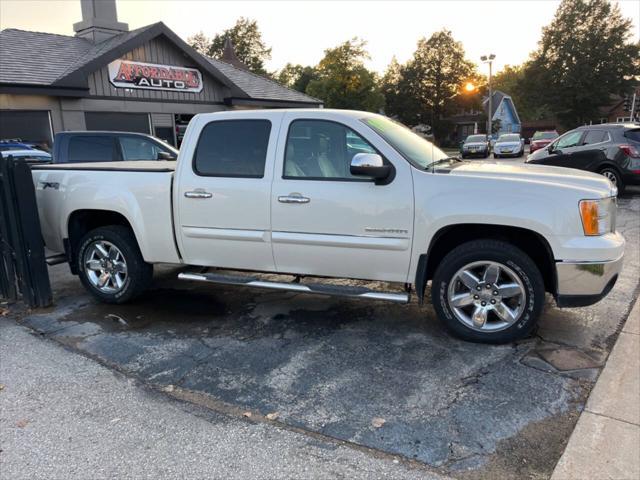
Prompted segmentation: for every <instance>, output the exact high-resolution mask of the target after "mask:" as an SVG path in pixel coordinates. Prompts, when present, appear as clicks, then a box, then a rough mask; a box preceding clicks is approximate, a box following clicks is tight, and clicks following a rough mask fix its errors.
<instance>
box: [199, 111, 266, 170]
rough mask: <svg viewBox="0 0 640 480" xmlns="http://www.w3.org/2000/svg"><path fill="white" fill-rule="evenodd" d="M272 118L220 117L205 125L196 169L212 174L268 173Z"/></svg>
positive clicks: (201, 134) (200, 139) (200, 140)
mask: <svg viewBox="0 0 640 480" xmlns="http://www.w3.org/2000/svg"><path fill="white" fill-rule="evenodd" d="M270 133H271V122H270V121H269V120H263V119H261V120H256V119H247V120H217V121H213V122H210V123H208V124H207V125H205V126H204V128H203V129H202V132H201V133H200V138H199V139H198V144H197V146H196V151H195V154H194V157H193V171H194V172H195V173H196V175H199V176H205V177H206V176H209V177H245V178H262V177H264V167H265V162H266V159H267V149H268V147H269V135H270Z"/></svg>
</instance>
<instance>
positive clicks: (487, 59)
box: [480, 53, 496, 137]
mask: <svg viewBox="0 0 640 480" xmlns="http://www.w3.org/2000/svg"><path fill="white" fill-rule="evenodd" d="M495 58H496V56H495V55H494V54H493V53H491V54H489V55H488V56H487V55H482V56H481V57H480V60H482V62H483V63H488V64H489V112H488V113H487V135H489V136H490V137H491V136H492V135H493V131H492V130H493V128H492V127H493V122H492V119H493V118H492V117H493V115H492V112H493V87H492V85H491V79H492V78H491V77H492V72H491V67H492V64H493V60H494V59H495Z"/></svg>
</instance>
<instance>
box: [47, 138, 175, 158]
mask: <svg viewBox="0 0 640 480" xmlns="http://www.w3.org/2000/svg"><path fill="white" fill-rule="evenodd" d="M177 157H178V150H176V149H175V148H173V147H172V146H171V145H169V144H167V143H165V142H163V141H162V140H160V139H159V138H156V137H153V136H151V135H147V134H145V133H135V132H110V131H79V132H72V131H67V132H60V133H56V136H55V139H54V143H53V163H87V162H122V161H131V160H175V159H176V158H177Z"/></svg>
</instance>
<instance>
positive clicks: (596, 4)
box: [518, 0, 640, 128]
mask: <svg viewBox="0 0 640 480" xmlns="http://www.w3.org/2000/svg"><path fill="white" fill-rule="evenodd" d="M632 28H633V26H632V22H631V20H630V19H627V18H624V17H623V16H622V13H621V12H620V8H619V7H618V5H615V4H614V5H612V4H611V3H610V2H609V1H608V0H563V1H562V3H561V4H560V6H559V7H558V10H557V11H556V14H555V17H554V19H553V21H552V22H551V23H550V24H549V25H548V26H546V27H544V28H543V30H542V39H541V40H540V42H539V44H538V49H537V50H536V51H535V52H533V53H532V54H531V56H530V59H529V61H528V62H527V63H526V65H525V67H524V72H523V78H522V80H521V81H519V82H518V84H519V86H520V87H519V88H521V91H522V92H526V93H527V96H528V97H529V99H530V101H531V102H532V103H535V104H539V105H544V106H546V107H548V108H549V109H550V110H551V111H552V112H553V113H554V114H555V115H556V116H557V118H558V119H559V120H560V122H561V123H562V125H563V126H565V127H566V128H573V127H575V126H577V125H580V124H583V123H587V122H589V121H591V120H593V119H595V118H597V117H598V109H599V107H602V106H606V105H608V104H610V103H611V95H612V94H623V93H624V92H625V91H628V90H629V88H630V87H631V85H632V84H633V83H634V82H637V81H638V80H639V79H640V43H633V42H632V41H631V38H632V34H633V30H632Z"/></svg>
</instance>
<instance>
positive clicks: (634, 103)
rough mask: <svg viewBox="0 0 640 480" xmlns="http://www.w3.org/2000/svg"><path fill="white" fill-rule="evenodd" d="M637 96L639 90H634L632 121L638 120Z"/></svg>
mask: <svg viewBox="0 0 640 480" xmlns="http://www.w3.org/2000/svg"><path fill="white" fill-rule="evenodd" d="M636 97H637V91H636V90H634V91H633V99H632V100H631V121H632V122H635V121H636Z"/></svg>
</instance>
